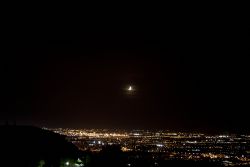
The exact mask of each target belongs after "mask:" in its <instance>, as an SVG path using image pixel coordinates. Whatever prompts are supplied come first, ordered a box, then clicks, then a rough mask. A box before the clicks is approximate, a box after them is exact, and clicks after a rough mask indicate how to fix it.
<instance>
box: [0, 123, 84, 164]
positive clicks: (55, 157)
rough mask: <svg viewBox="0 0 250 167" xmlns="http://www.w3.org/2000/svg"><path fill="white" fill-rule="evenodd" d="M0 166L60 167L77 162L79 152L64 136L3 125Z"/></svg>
mask: <svg viewBox="0 0 250 167" xmlns="http://www.w3.org/2000/svg"><path fill="white" fill-rule="evenodd" d="M0 154H1V155H0V166H3V167H11V166H18V167H20V166H25V167H34V166H39V163H40V164H41V163H42V164H45V165H46V166H53V167H57V166H60V164H61V163H62V162H64V161H66V160H67V159H68V160H69V159H72V160H74V159H77V158H78V156H79V151H78V149H77V147H76V146H75V145H73V144H72V143H70V142H68V141H67V140H66V139H65V136H62V135H59V134H56V133H54V132H51V131H48V130H44V129H40V128H37V127H32V126H0Z"/></svg>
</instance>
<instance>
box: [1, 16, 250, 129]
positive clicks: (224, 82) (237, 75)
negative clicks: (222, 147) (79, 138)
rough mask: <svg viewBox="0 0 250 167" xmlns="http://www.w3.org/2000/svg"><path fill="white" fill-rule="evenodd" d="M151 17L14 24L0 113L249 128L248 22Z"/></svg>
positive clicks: (111, 124) (53, 122) (40, 122)
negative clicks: (90, 23) (46, 26)
mask: <svg viewBox="0 0 250 167" xmlns="http://www.w3.org/2000/svg"><path fill="white" fill-rule="evenodd" d="M156 22H157V21H155V22H153V23H150V24H149V25H148V26H145V25H142V24H139V26H138V25H137V27H133V25H134V24H132V23H130V24H126V26H128V25H129V28H127V27H126V26H125V27H124V26H116V27H113V26H110V27H112V28H100V27H99V26H95V28H94V29H92V28H89V29H79V28H78V29H76V30H74V28H72V27H71V29H70V30H69V29H67V28H65V29H63V30H61V29H60V30H59V29H56V28H55V29H53V28H52V29H51V30H49V31H48V30H46V31H36V30H34V27H33V28H31V29H28V30H27V29H26V30H24V31H21V30H20V31H16V32H15V34H14V35H13V36H14V37H18V38H16V39H11V40H8V42H6V43H7V45H8V47H7V49H6V50H7V52H6V54H5V56H4V58H3V61H2V63H3V65H2V67H3V75H2V82H3V83H4V84H3V85H4V86H3V87H2V89H3V93H2V94H1V95H2V98H3V105H2V109H1V113H0V114H1V115H0V118H1V121H2V122H4V121H5V120H16V121H17V124H32V125H37V126H47V127H76V128H125V129H131V128H147V129H170V130H171V129H174V130H175V129H180V130H202V131H236V132H237V131H248V130H249V125H248V123H247V117H246V113H247V111H248V110H247V108H246V103H247V100H245V98H243V96H244V92H246V90H245V88H246V87H247V86H246V85H247V84H246V80H247V79H246V77H247V75H246V74H247V72H246V71H247V70H246V69H247V66H244V65H241V63H243V60H239V56H240V55H244V54H245V52H244V49H243V48H244V46H243V45H242V44H243V43H244V42H242V41H243V39H244V38H245V37H246V36H247V35H248V34H247V31H245V30H246V29H243V28H240V27H238V28H235V27H232V26H231V25H230V22H224V21H221V20H220V19H216V20H206V21H201V20H200V19H197V20H196V19H194V20H190V19H189V18H186V19H183V20H177V21H169V20H168V21H165V22H164V23H162V22H163V21H161V22H160V24H157V23H156ZM163 25H164V26H163ZM102 26H103V25H102ZM73 27H74V26H73ZM118 27H122V28H118ZM39 30H41V29H39ZM130 84H132V85H134V87H135V89H136V90H135V91H134V92H133V93H132V94H128V93H127V92H126V91H125V90H124V88H125V87H127V86H128V85H130ZM248 109H249V108H248Z"/></svg>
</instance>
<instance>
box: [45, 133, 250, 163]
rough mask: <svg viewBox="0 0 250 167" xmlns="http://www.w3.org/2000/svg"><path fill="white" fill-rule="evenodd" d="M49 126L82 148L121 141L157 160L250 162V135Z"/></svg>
mask: <svg viewBox="0 0 250 167" xmlns="http://www.w3.org/2000/svg"><path fill="white" fill-rule="evenodd" d="M49 130H51V131H54V132H56V133H59V134H61V135H66V136H67V138H68V140H69V141H71V142H72V143H74V144H75V145H76V146H77V147H78V148H79V149H80V150H82V151H91V152H99V151H101V150H102V148H103V147H104V146H106V145H120V146H121V149H122V151H123V152H127V153H132V152H133V153H138V155H139V154H140V153H147V154H148V155H149V156H151V158H152V159H154V160H155V161H156V163H157V160H158V159H165V160H173V159H175V160H195V161H199V160H209V161H212V162H220V163H222V164H223V165H224V166H235V165H243V166H244V165H246V166H247V165H250V135H243V134H242V135H238V134H230V135H229V134H226V135H225V134H223V135H221V134H220V135H206V134H203V133H183V132H170V131H147V130H131V131H122V130H107V129H99V130H97V129H62V128H58V129H49ZM135 157H136V156H134V158H135Z"/></svg>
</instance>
